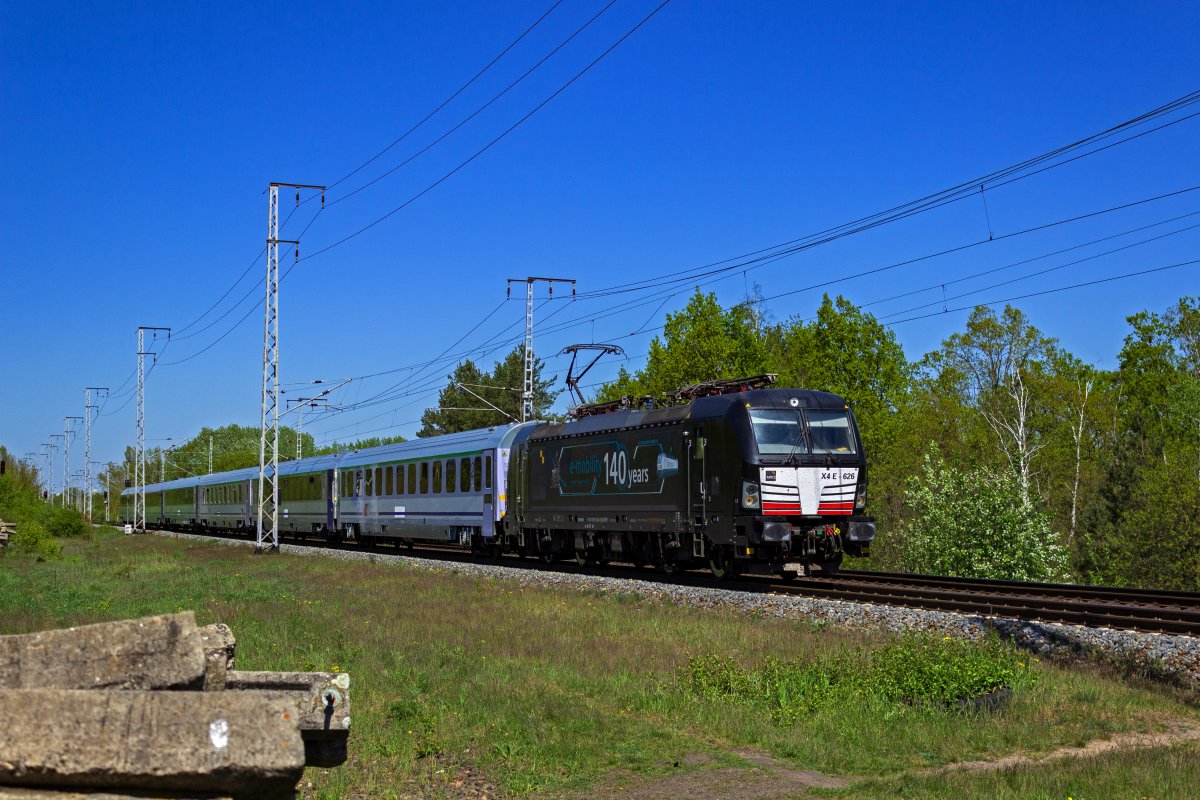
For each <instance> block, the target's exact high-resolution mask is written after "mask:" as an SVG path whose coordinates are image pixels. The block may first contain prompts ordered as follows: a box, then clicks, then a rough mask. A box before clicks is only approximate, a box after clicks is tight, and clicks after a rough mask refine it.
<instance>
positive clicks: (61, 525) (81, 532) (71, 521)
mask: <svg viewBox="0 0 1200 800" xmlns="http://www.w3.org/2000/svg"><path fill="white" fill-rule="evenodd" d="M41 517H42V524H43V525H45V527H46V530H48V531H49V532H50V535H51V536H55V537H58V538H60V539H70V538H78V537H87V536H90V535H91V533H92V532H91V529H90V528H88V524H87V523H86V522H84V520H83V515H82V514H80V513H79V512H78V511H76V510H75V509H73V508H63V507H62V506H49V505H48V506H43V507H42V514H41Z"/></svg>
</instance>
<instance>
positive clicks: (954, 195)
mask: <svg viewBox="0 0 1200 800" xmlns="http://www.w3.org/2000/svg"><path fill="white" fill-rule="evenodd" d="M1197 102H1200V90H1197V91H1193V92H1190V93H1188V94H1186V95H1184V96H1183V97H1180V98H1178V99H1176V100H1173V101H1171V102H1169V103H1166V104H1164V105H1162V106H1159V107H1158V108H1155V109H1152V110H1151V111H1148V112H1146V113H1144V114H1141V115H1138V116H1137V117H1134V118H1132V119H1129V120H1126V121H1124V122H1122V123H1119V124H1117V125H1114V126H1112V127H1111V128H1108V129H1107V130H1104V131H1101V132H1099V133H1096V134H1092V135H1091V136H1088V137H1085V138H1083V139H1080V140H1079V141H1077V142H1074V143H1072V144H1069V145H1064V146H1062V147H1058V148H1055V149H1053V150H1050V151H1047V152H1046V153H1043V154H1041V155H1039V156H1035V157H1033V158H1029V159H1026V160H1024V161H1022V162H1019V163H1017V164H1013V165H1010V166H1008V167H1004V168H1002V169H999V170H995V171H993V172H991V173H989V174H987V175H984V176H981V177H978V178H974V179H972V180H970V181H966V182H963V183H960V184H958V185H957V186H952V187H950V188H948V189H943V190H941V191H939V192H935V193H933V194H930V195H926V196H924V197H921V198H918V199H916V200H910V201H908V202H907V203H903V204H901V205H898V206H895V207H893V208H890V209H887V210H885V211H879V212H876V213H874V214H870V215H868V216H865V217H860V218H858V219H856V220H852V221H850V222H844V223H841V224H840V225H835V226H833V227H831V228H826V229H824V230H822V231H817V232H815V233H811V234H806V235H805V236H801V237H799V238H796V239H791V240H789V241H786V242H780V243H778V244H774V245H770V246H768V247H763V248H760V249H757V250H752V251H750V252H747V253H743V254H741V255H738V256H732V257H730V258H725V259H721V260H719V261H713V262H710V263H708V264H704V265H701V266H698V267H691V268H688V269H684V270H678V271H675V272H669V273H664V274H662V275H658V276H654V277H651V278H644V279H642V280H638V281H634V282H631V283H625V284H615V285H613V286H610V287H607V288H604V289H597V290H594V291H591V292H581V293H580V295H579V298H580V299H581V300H582V299H588V298H591V297H605V296H609V295H612V294H622V293H626V292H635V291H644V290H646V289H649V288H656V287H658V286H663V285H666V284H669V283H677V282H683V281H691V280H695V279H696V278H698V277H706V276H708V275H712V274H716V273H718V272H725V271H734V270H738V269H741V268H742V266H743V264H744V263H753V262H754V260H757V259H755V258H753V257H760V258H771V257H774V256H776V255H778V251H781V250H784V251H785V252H787V253H789V254H790V253H794V252H799V251H801V250H806V249H810V248H812V247H816V246H818V245H821V244H827V243H829V242H832V241H836V240H837V239H841V238H844V237H846V236H850V235H853V234H855V233H861V232H863V231H866V230H870V229H872V228H875V227H879V226H881V225H885V224H889V223H891V222H896V221H898V220H902V219H907V218H908V217H910V216H914V215H916V214H919V213H924V212H925V211H931V210H933V209H936V208H940V207H941V206H943V205H947V204H949V203H953V202H958V201H959V200H962V199H965V198H967V197H972V196H974V194H975V192H976V191H978V189H979V188H980V187H981V186H988V185H989V184H990V186H989V187H988V188H999V187H1001V186H1007V185H1009V184H1010V183H1014V182H1016V181H1019V180H1025V179H1026V178H1030V177H1033V176H1034V175H1038V174H1041V173H1042V172H1045V171H1046V170H1049V169H1054V168H1056V167H1059V166H1063V165H1065V164H1068V163H1071V162H1072V161H1075V160H1078V159H1079V158H1084V157H1086V156H1089V155H1094V154H1095V153H1099V152H1102V151H1103V150H1107V149H1109V148H1111V147H1115V146H1118V145H1120V144H1124V143H1126V142H1129V141H1133V140H1134V139H1138V138H1140V137H1142V136H1145V135H1148V134H1150V133H1154V132H1156V131H1159V130H1162V129H1163V128H1166V127H1169V126H1171V125H1175V124H1178V123H1180V122H1184V121H1186V120H1189V119H1192V118H1194V117H1196V116H1197V115H1200V111H1198V112H1194V113H1193V114H1189V115H1187V116H1185V117H1182V118H1180V119H1177V120H1173V121H1171V122H1168V123H1165V124H1163V125H1160V126H1157V127H1155V128H1152V129H1150V130H1146V131H1141V132H1139V133H1137V134H1134V135H1132V136H1129V137H1126V138H1124V139H1121V140H1119V141H1117V142H1113V143H1110V144H1107V145H1105V146H1103V147H1100V148H1097V149H1095V150H1090V151H1087V152H1085V153H1082V154H1079V155H1077V156H1074V157H1072V158H1070V159H1067V160H1063V161H1058V162H1054V163H1052V164H1049V165H1047V166H1044V167H1043V168H1041V169H1038V170H1036V171H1029V170H1031V168H1032V167H1034V166H1038V165H1040V164H1044V163H1045V162H1047V161H1050V160H1052V159H1055V158H1058V157H1059V156H1061V155H1064V154H1066V153H1069V152H1073V151H1075V150H1078V149H1082V148H1084V147H1086V146H1088V145H1090V144H1094V143H1097V142H1100V141H1103V140H1105V139H1107V138H1110V137H1112V136H1114V135H1116V134H1117V133H1119V132H1120V131H1123V130H1127V129H1129V128H1132V127H1136V126H1138V125H1141V124H1143V123H1145V122H1147V121H1150V120H1153V119H1157V118H1160V117H1162V116H1164V115H1166V114H1170V113H1172V112H1174V111H1177V110H1179V109H1181V108H1186V107H1188V106H1191V105H1193V104H1195V103H1197ZM747 259H751V260H749V261H748V260H747ZM730 262H739V263H735V264H732V265H730ZM722 265H726V266H722ZM717 268H720V269H717ZM669 279H674V280H669Z"/></svg>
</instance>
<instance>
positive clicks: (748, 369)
mask: <svg viewBox="0 0 1200 800" xmlns="http://www.w3.org/2000/svg"><path fill="white" fill-rule="evenodd" d="M757 319H758V318H757V317H756V316H755V312H753V311H751V310H750V308H749V307H748V306H746V305H745V304H739V305H735V306H733V307H732V308H729V309H724V308H722V307H721V304H720V303H718V302H717V296H716V295H715V294H713V293H709V294H704V293H702V292H701V291H700V290H699V289H697V290H696V293H695V294H694V295H693V296H692V299H691V300H689V301H688V304H687V306H686V307H685V308H684V309H683V310H681V311H678V312H676V313H674V314H667V322H666V324H665V325H664V326H663V333H662V336H661V337H659V336H655V337H654V340H653V341H652V342H650V353H649V356H648V358H647V360H646V368H645V369H643V370H640V371H638V372H637V373H635V374H633V375H630V374H629V373H628V372H626V371H625V370H622V372H621V374H619V375H618V377H617V380H616V381H614V382H613V383H610V384H608V385H606V386H604V387H602V388H601V390H600V391H599V392H598V393H597V399H598V400H602V401H603V400H615V399H617V398H619V397H622V396H624V395H627V394H635V395H637V394H647V395H654V396H658V395H661V394H662V393H664V392H669V391H672V390H674V389H677V388H679V387H681V386H687V385H689V384H693V383H700V382H702V381H709V380H714V379H724V378H743V377H746V376H749V375H757V374H760V373H763V372H766V371H767V367H768V356H767V351H766V348H765V347H764V345H763V341H762V339H761V338H760V337H759V336H758V335H757V334H756V333H755V324H756V321H757Z"/></svg>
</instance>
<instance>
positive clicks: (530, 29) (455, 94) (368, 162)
mask: <svg viewBox="0 0 1200 800" xmlns="http://www.w3.org/2000/svg"><path fill="white" fill-rule="evenodd" d="M560 5H562V0H556V2H555V3H554V4H553V5H551V6H550V8H548V9H546V11H545V12H544V13H543V14H542V15H541V16H540V17H538V18H537V19H536V20H534V21H533V24H532V25H530V26H529V27H528V28H526V29H525V30H524V31H523V32H522V33H521V35H520V36H518V37H517V38H516V39H514V40H513V41H512V43H511V44H509V45H508V47H505V48H504V49H503V50H501V51H500V52H499V54H497V55H496V57H495V58H493V59H492V60H491V61H489V62H488V63H487V64H485V65H484V66H483V69H481V70H479V71H478V72H476V73H475V74H474V75H473V76H471V79H470V80H468V81H467V82H466V83H464V84H463V85H462V86H460V87H458V88H457V89H455V90H454V92H453V93H452V94H451V95H450V96H449V97H447V98H446V99H445V100H443V101H442V102H441V103H440V104H438V106H437V108H435V109H433V111H430V112H429V113H428V114H426V115H425V116H424V117H422V118H421V119H420V121H418V122H417V124H416V125H413V126H412V127H411V128H409V129H408V130H406V131H405V132H404V133H402V134H400V136H399V137H398V138H397V139H395V140H394V141H393V142H392V143H391V144H389V145H388V146H387V147H385V148H383V149H382V150H380V151H379V152H378V153H376V154H375V155H373V156H371V157H370V158H368V159H367V160H366V161H364V162H363V163H361V164H359V165H358V166H357V167H355V168H354V169H352V170H350V171H349V172H347V173H346V174H345V175H343V176H342V177H340V178H338V179H337V180H336V181H334V182H333V183H331V184H329V188H330V189H332V188H333V187H335V186H339V185H341V184H342V183H343V182H344V181H346V180H347V179H349V178H351V177H353V176H354V175H355V174H357V173H358V172H359V171H360V170H362V169H364V168H365V167H368V166H370V165H371V164H372V163H374V162H375V161H376V160H378V159H379V158H380V157H381V156H383V155H384V154H385V153H387V152H388V151H389V150H391V149H392V148H393V147H395V146H396V145H398V144H400V143H401V142H403V141H404V140H405V139H407V138H408V137H409V136H410V135H411V134H413V133H414V132H415V131H416V130H417V129H418V128H420V127H421V126H422V125H424V124H425V123H426V122H428V121H429V120H431V119H433V117H434V116H435V115H436V114H437V113H438V112H439V111H441V110H442V109H443V108H445V107H446V106H448V105H449V104H450V103H451V102H452V101H453V100H454V99H455V98H456V97H458V96H459V95H460V94H462V93H463V92H465V91H466V90H467V88H468V87H470V86H471V84H473V83H475V81H477V80H479V79H480V78H481V77H483V74H484V73H485V72H487V71H488V70H489V69H491V68H492V67H493V66H495V65H496V62H498V61H499V60H500V59H502V58H504V56H506V55H508V51H510V50H512V49H513V48H514V47H516V46H517V45H518V44H519V43H520V42H521V40H523V39H524V38H525V37H526V36H528V35H529V34H530V33H531V32H533V29H534V28H536V27H537V26H538V25H540V24H541V22H542V20H544V19H546V17H548V16H550V14H551V12H553V11H554V9H556V8H558V7H559V6H560ZM364 188H365V187H364ZM356 191H357V190H356ZM306 202H307V201H306Z"/></svg>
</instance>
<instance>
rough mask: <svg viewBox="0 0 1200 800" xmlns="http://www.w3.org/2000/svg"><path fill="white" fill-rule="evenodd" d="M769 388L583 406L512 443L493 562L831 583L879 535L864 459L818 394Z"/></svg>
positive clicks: (731, 386)
mask: <svg viewBox="0 0 1200 800" xmlns="http://www.w3.org/2000/svg"><path fill="white" fill-rule="evenodd" d="M773 381H774V376H756V377H754V378H747V379H743V380H738V381H713V382H710V383H706V384H700V385H698V386H692V387H687V388H686V389H684V390H681V392H680V393H678V394H677V396H676V400H677V401H678V402H677V404H675V405H669V406H667V407H663V408H654V407H652V404H651V403H648V402H646V403H637V402H634V401H632V400H630V399H627V400H626V401H625V402H620V403H612V404H607V405H601V406H585V407H583V408H581V409H579V410H578V411H577V414H576V418H574V419H571V420H569V421H566V422H562V423H544V424H540V425H537V426H534V427H532V428H529V429H526V430H525V431H522V432H521V433H520V434H518V436H517V438H516V439H515V440H514V441H513V444H512V451H511V453H512V454H511V458H510V461H509V470H508V480H507V488H508V498H507V501H508V503H507V504H508V508H507V513H506V515H505V518H504V526H503V536H504V537H505V541H504V543H503V549H505V550H517V551H520V552H523V553H526V554H536V555H537V556H539V557H541V558H542V559H543V560H546V561H553V560H556V559H560V558H570V557H574V558H575V559H577V560H578V561H579V562H580V563H591V562H595V563H603V562H605V561H608V560H620V561H632V562H634V563H652V564H657V565H659V566H660V567H661V568H662V569H664V570H665V571H667V572H674V571H677V570H679V569H681V568H684V567H687V566H690V565H694V564H696V563H698V562H700V563H703V562H707V563H708V565H709V566H710V568H711V569H712V571H713V573H714V574H715V575H716V576H717V577H719V578H723V577H726V576H729V575H732V574H735V573H737V572H739V571H746V572H751V571H753V572H777V573H780V574H782V575H784V576H794V575H795V574H796V573H797V571H798V570H802V571H804V572H805V573H806V574H807V573H808V572H809V571H810V570H811V568H812V567H813V566H817V567H819V568H821V569H822V570H823V571H825V572H826V573H832V572H836V571H837V568H838V566H839V565H840V563H841V560H842V554H843V553H846V552H848V553H850V554H851V555H867V554H868V551H869V547H870V543H871V541H872V540H873V539H874V537H875V524H874V521H873V520H872V519H871V518H870V517H868V516H865V514H864V512H865V507H866V491H867V466H866V457H865V454H864V453H863V447H862V441H861V439H860V437H859V434H858V428H857V426H856V425H855V422H854V415H853V413H852V412H851V410H850V408H849V405H848V404H847V403H846V401H845V400H844V399H843V398H841V397H838V396H837V395H835V394H830V393H828V392H819V391H810V390H804V389H782V388H766V387H769V386H770V384H771V383H773ZM647 400H648V398H647ZM639 406H640V407H639ZM789 565H796V566H795V567H793V568H792V569H788V566H789Z"/></svg>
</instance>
